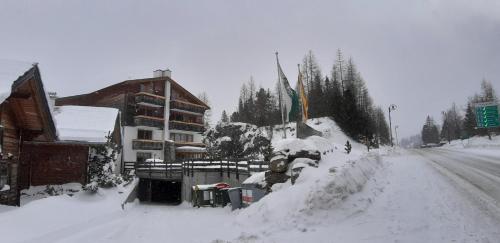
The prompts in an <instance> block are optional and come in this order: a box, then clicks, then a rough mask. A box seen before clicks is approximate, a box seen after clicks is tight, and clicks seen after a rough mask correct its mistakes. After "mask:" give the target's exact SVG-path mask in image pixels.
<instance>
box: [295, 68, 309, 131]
mask: <svg viewBox="0 0 500 243" xmlns="http://www.w3.org/2000/svg"><path fill="white" fill-rule="evenodd" d="M297 83H298V86H299V96H300V103H301V104H302V121H303V122H306V121H307V111H308V109H309V106H308V103H307V97H306V92H305V90H304V84H303V83H302V73H301V72H300V68H299V77H298V80H297Z"/></svg>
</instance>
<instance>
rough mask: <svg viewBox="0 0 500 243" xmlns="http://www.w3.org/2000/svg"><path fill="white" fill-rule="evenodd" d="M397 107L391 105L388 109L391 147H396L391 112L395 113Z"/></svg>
mask: <svg viewBox="0 0 500 243" xmlns="http://www.w3.org/2000/svg"><path fill="white" fill-rule="evenodd" d="M396 107H397V106H396V105H395V104H391V105H390V106H389V108H388V110H389V134H391V147H394V143H393V142H392V120H391V111H395V110H396Z"/></svg>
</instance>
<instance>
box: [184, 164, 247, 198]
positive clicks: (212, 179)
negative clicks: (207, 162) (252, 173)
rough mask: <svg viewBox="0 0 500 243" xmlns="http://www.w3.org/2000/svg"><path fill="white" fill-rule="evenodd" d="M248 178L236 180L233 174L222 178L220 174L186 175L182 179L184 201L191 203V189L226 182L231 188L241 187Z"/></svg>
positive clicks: (240, 177) (199, 173)
mask: <svg viewBox="0 0 500 243" xmlns="http://www.w3.org/2000/svg"><path fill="white" fill-rule="evenodd" d="M247 178H248V175H242V174H240V175H239V180H238V179H236V174H235V173H231V174H230V177H228V176H227V172H225V173H223V175H222V176H221V174H220V172H196V171H195V172H194V173H193V176H191V175H189V176H187V175H184V177H183V178H182V199H183V200H184V201H191V188H192V187H193V186H195V185H205V184H215V183H219V182H224V183H227V184H229V185H231V187H239V186H241V183H243V181H245V180H246V179H247Z"/></svg>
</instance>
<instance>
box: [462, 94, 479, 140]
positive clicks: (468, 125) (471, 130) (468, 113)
mask: <svg viewBox="0 0 500 243" xmlns="http://www.w3.org/2000/svg"><path fill="white" fill-rule="evenodd" d="M476 126H477V125H476V115H475V114H474V110H473V109H472V104H471V103H470V102H468V103H467V109H466V110H465V118H464V131H465V136H466V137H467V138H470V137H473V136H475V135H477V132H476Z"/></svg>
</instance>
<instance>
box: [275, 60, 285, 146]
mask: <svg viewBox="0 0 500 243" xmlns="http://www.w3.org/2000/svg"><path fill="white" fill-rule="evenodd" d="M275 54H276V65H277V66H278V82H279V86H278V87H279V103H280V110H281V121H282V122H283V138H285V139H286V124H285V110H284V109H283V100H282V99H283V97H282V95H283V94H282V93H281V92H282V89H283V87H282V81H281V74H280V61H279V60H278V52H276V53H275Z"/></svg>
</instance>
